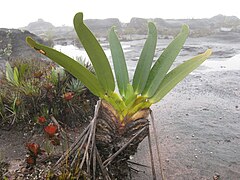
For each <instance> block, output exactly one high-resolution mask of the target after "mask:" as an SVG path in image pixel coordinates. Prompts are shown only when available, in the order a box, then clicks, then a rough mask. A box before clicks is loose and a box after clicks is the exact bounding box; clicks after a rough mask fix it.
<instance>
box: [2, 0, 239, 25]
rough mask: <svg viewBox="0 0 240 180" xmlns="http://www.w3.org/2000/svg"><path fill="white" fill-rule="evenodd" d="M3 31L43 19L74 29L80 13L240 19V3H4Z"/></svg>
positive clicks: (91, 0)
mask: <svg viewBox="0 0 240 180" xmlns="http://www.w3.org/2000/svg"><path fill="white" fill-rule="evenodd" d="M0 7H1V8H0V28H1V27H6V28H18V27H23V26H26V25H28V23H29V22H33V21H36V20H37V19H39V18H42V19H44V20H45V21H48V22H51V23H53V25H55V26H61V25H71V26H72V20H73V16H74V15H75V13H77V12H80V11H81V12H83V13H84V19H105V18H119V19H120V21H122V22H129V21H130V19H131V18H132V17H141V18H157V17H158V18H164V19H167V18H175V19H182V18H210V17H213V16H215V15H217V14H223V15H228V16H232V15H234V16H237V17H238V18H240V1H239V0H39V1H38V0H1V3H0Z"/></svg>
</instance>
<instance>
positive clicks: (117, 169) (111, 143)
mask: <svg viewBox="0 0 240 180" xmlns="http://www.w3.org/2000/svg"><path fill="white" fill-rule="evenodd" d="M148 115H149V109H144V110H141V111H139V112H137V113H136V114H134V115H133V116H132V117H129V118H128V119H127V118H126V119H125V122H123V123H120V121H119V119H118V118H117V113H116V112H115V110H114V109H113V108H112V106H111V105H109V104H108V103H106V102H104V101H103V102H102V104H101V107H100V110H99V115H98V120H97V126H96V146H97V149H98V151H99V153H100V155H101V158H102V159H103V161H105V160H107V159H109V158H110V157H111V156H112V155H113V154H114V153H116V152H117V151H119V150H120V149H121V148H122V147H124V145H125V146H126V148H124V149H123V150H122V151H121V152H120V153H119V154H118V155H117V156H116V157H115V158H114V159H113V160H112V162H111V163H109V165H108V171H109V173H110V174H111V176H112V177H113V178H119V179H122V178H124V179H126V178H127V177H128V175H129V167H128V164H127V161H128V160H129V158H130V156H132V155H134V154H135V153H136V152H137V148H138V145H139V143H140V142H141V141H142V140H143V139H144V138H145V137H146V136H147V135H148V131H149V128H148V125H149V122H148V120H147V119H146V118H147V117H148ZM136 135H137V136H136ZM134 136H136V137H135V138H134ZM131 139H132V140H131ZM120 176H121V177H120Z"/></svg>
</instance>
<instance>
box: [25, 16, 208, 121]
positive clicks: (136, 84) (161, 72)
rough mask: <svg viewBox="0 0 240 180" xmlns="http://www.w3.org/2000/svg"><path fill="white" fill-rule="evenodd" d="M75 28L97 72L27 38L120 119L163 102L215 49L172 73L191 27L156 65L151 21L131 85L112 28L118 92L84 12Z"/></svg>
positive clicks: (170, 46) (185, 30) (120, 47)
mask: <svg viewBox="0 0 240 180" xmlns="http://www.w3.org/2000/svg"><path fill="white" fill-rule="evenodd" d="M74 28H75V30H76V32H77V35H78V37H79V39H80V41H81V43H82V45H83V47H84V48H85V50H86V52H87V54H88V56H89V59H90V61H91V62H92V65H93V67H94V70H95V74H93V73H92V72H90V71H89V70H88V69H87V68H85V67H84V66H83V65H81V64H80V63H78V62H77V61H75V60H73V59H72V58H70V57H68V56H67V55H65V54H63V53H61V52H58V51H56V50H54V49H52V48H49V47H47V46H44V45H42V44H39V43H37V42H35V41H34V40H32V39H31V38H30V37H27V39H26V41H27V43H28V44H29V45H30V46H31V47H33V48H34V49H35V50H37V51H39V52H40V53H42V54H44V55H45V56H47V57H49V58H50V59H52V60H53V61H55V62H56V63H58V64H59V65H61V66H63V67H64V68H65V69H66V70H67V71H69V72H70V73H71V74H72V75H73V76H75V77H76V78H77V79H79V80H80V81H81V82H82V83H83V84H84V85H85V86H86V87H87V88H88V89H89V90H90V91H91V92H92V93H93V94H95V95H96V96H99V97H100V98H101V99H104V100H106V101H107V102H108V103H110V104H111V105H112V106H113V107H114V108H115V110H116V111H117V112H118V115H119V119H120V121H123V119H126V117H131V115H133V114H134V113H136V112H137V111H139V110H141V109H144V108H149V107H150V106H151V105H152V104H153V103H156V102H158V101H160V100H161V99H162V98H163V97H164V96H165V95H166V94H167V93H168V92H169V91H170V90H171V89H172V88H174V87H175V86H176V85H177V84H178V83H179V82H180V81H181V80H182V79H184V78H185V77H186V76H187V75H188V74H189V73H191V72H192V71H193V70H194V69H196V68H197V67H198V66H199V65H201V64H202V63H203V62H204V61H205V60H206V59H207V58H208V57H209V56H210V55H211V50H207V51H206V52H205V53H203V54H200V55H197V56H195V57H193V58H191V59H190V60H187V61H185V62H184V63H182V64H181V65H179V66H177V67H176V68H174V69H173V70H171V71H170V72H169V69H170V67H171V66H172V64H173V62H174V60H175V59H176V57H177V55H178V54H179V52H180V50H181V49H182V47H183V44H184V43H185V41H186V39H187V37H188V34H189V28H188V26H187V25H183V26H182V30H181V32H180V33H179V34H178V35H177V36H176V37H175V39H174V40H173V41H172V42H171V43H170V44H169V45H168V46H167V48H166V49H165V50H164V51H163V53H162V54H161V55H160V57H159V58H158V59H157V60H156V62H155V63H154V64H153V58H154V53H155V49H156V44H157V29H156V26H155V25H154V23H152V22H149V23H148V36H147V40H146V42H145V44H144V47H143V50H142V52H141V54H140V58H139V61H138V64H137V67H136V70H135V73H134V77H133V83H132V84H131V83H130V80H129V75H128V70H127V65H126V60H125V57H124V52H123V49H122V46H121V43H120V41H119V39H118V37H117V35H116V33H115V29H114V28H112V29H111V30H110V31H109V44H110V50H111V54H112V60H113V66H114V72H115V77H116V82H117V86H118V91H119V94H117V93H116V92H114V91H115V80H114V76H113V73H112V69H111V66H110V64H109V61H108V59H107V57H106V54H105V53H104V51H103V49H102V47H101V45H100V44H99V42H98V41H97V39H96V38H95V36H94V35H93V34H92V32H91V31H90V30H89V29H88V27H87V26H86V25H85V24H84V22H83V14H82V13H77V14H76V15H75V17H74Z"/></svg>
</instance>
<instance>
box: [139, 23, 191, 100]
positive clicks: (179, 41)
mask: <svg viewBox="0 0 240 180" xmlns="http://www.w3.org/2000/svg"><path fill="white" fill-rule="evenodd" d="M188 34H189V28H188V26H187V25H183V26H182V31H181V32H180V33H179V34H178V35H177V37H176V38H175V39H174V40H173V41H172V42H171V43H170V44H169V45H168V47H167V48H166V49H165V50H164V51H163V53H162V54H161V56H160V57H159V58H158V60H157V61H156V63H155V64H154V66H153V67H152V69H151V71H150V74H149V77H148V80H147V84H146V86H145V88H144V90H143V93H142V95H143V96H145V97H152V96H153V95H154V94H155V92H156V91H157V88H158V87H159V85H160V83H161V82H162V80H163V78H164V77H165V75H166V74H167V72H168V71H169V69H170V67H171V65H172V64H173V61H174V60H175V59H176V57H177V55H178V54H179V52H180V50H181V49H182V46H183V44H184V43H185V41H186V39H187V37H188Z"/></svg>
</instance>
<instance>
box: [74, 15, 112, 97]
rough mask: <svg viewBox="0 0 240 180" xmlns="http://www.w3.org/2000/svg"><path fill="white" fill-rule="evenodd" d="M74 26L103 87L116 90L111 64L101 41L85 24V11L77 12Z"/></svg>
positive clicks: (107, 90) (106, 89)
mask: <svg viewBox="0 0 240 180" xmlns="http://www.w3.org/2000/svg"><path fill="white" fill-rule="evenodd" d="M74 28H75V30H76V32H77V35H78V37H79V39H80V41H81V43H82V45H83V47H84V49H85V50H86V52H87V54H88V56H89V58H90V60H91V62H92V64H93V67H94V69H95V72H96V76H97V78H98V80H99V82H100V84H101V85H102V87H103V89H104V90H105V91H106V92H109V91H114V90H115V82H114V77H113V73H112V70H111V66H110V64H109V62H108V59H107V57H106V54H105V53H104V51H103V49H102V47H101V46H100V44H99V42H98V41H97V39H96V38H95V36H94V35H93V34H92V32H91V31H90V30H89V29H88V28H87V26H86V25H85V24H84V22H83V13H77V14H76V15H75V17H74Z"/></svg>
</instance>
